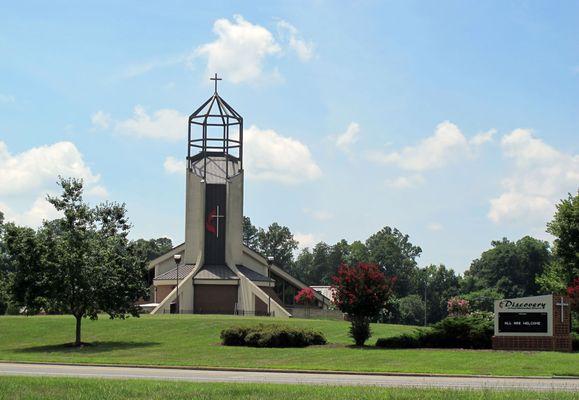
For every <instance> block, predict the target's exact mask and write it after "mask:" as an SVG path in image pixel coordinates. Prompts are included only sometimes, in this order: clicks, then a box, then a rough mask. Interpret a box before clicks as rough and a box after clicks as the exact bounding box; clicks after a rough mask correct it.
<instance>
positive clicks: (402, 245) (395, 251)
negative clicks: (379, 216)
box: [366, 226, 422, 297]
mask: <svg viewBox="0 0 579 400" xmlns="http://www.w3.org/2000/svg"><path fill="white" fill-rule="evenodd" d="M366 247H367V249H368V253H369V259H370V262H372V263H375V264H378V265H379V266H380V267H381V268H382V269H383V270H384V272H385V274H386V275H387V276H396V277H397V281H396V286H395V292H396V295H397V296H399V297H402V296H406V295H407V294H408V293H411V292H412V290H413V288H412V281H413V277H414V274H415V273H416V268H417V267H416V258H417V257H420V253H422V249H421V248H420V247H418V246H414V245H413V244H412V243H411V242H410V238H409V236H408V235H405V234H403V233H402V232H400V231H399V230H398V229H396V228H394V229H392V228H390V227H389V226H386V227H384V228H382V229H381V230H380V231H378V232H376V233H375V234H373V235H372V236H370V237H369V238H368V240H366Z"/></svg>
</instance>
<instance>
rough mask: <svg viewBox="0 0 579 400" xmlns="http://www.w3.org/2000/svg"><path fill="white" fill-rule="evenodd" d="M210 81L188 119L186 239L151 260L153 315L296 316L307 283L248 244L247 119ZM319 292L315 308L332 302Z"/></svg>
mask: <svg viewBox="0 0 579 400" xmlns="http://www.w3.org/2000/svg"><path fill="white" fill-rule="evenodd" d="M211 80H214V81H215V91H214V93H213V95H212V96H211V97H210V98H209V99H208V100H207V101H206V102H204V103H203V104H202V105H201V106H200V107H199V108H198V109H197V110H195V111H194V112H193V113H192V114H191V115H190V117H189V122H188V139H187V164H186V174H185V176H186V177H185V185H186V200H185V203H186V204H185V243H183V244H181V245H179V246H177V247H175V248H173V249H172V250H171V251H169V252H168V253H166V254H164V255H162V256H160V257H158V258H156V259H155V260H153V261H151V263H150V264H149V276H150V277H151V278H152V283H153V289H154V290H152V294H151V296H152V299H151V300H153V301H154V304H155V307H154V309H153V310H152V312H151V313H152V314H164V313H199V314H236V315H271V316H275V317H285V318H287V317H291V316H292V315H293V314H294V312H295V311H297V310H299V306H297V305H295V304H294V296H295V295H296V294H297V293H298V292H299V290H301V289H302V288H304V287H306V285H305V284H304V283H302V282H300V281H299V280H298V279H296V278H294V277H293V276H291V275H289V274H288V273H286V272H285V271H284V270H282V269H281V268H279V267H278V266H276V265H275V264H273V263H272V262H268V258H267V257H266V256H267V255H263V254H259V253H257V252H256V251H254V250H252V249H250V248H249V247H247V246H245V245H244V244H243V240H242V221H243V185H244V182H243V118H242V117H241V115H239V114H238V113H237V112H236V111H235V110H234V109H233V108H232V107H231V106H230V105H229V104H228V103H227V102H226V101H225V100H223V99H222V98H221V96H219V94H218V93H217V81H218V80H220V79H219V78H217V75H215V77H214V78H211ZM315 295H316V304H315V305H314V306H312V307H317V308H319V309H323V308H327V307H328V306H329V305H330V300H329V299H328V298H326V297H324V296H323V295H322V294H320V293H318V292H315Z"/></svg>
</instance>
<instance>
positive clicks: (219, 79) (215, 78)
mask: <svg viewBox="0 0 579 400" xmlns="http://www.w3.org/2000/svg"><path fill="white" fill-rule="evenodd" d="M209 80H210V81H215V93H217V81H221V80H222V79H221V78H218V77H217V73H215V77H213V78H209Z"/></svg>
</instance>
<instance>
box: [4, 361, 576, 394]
mask: <svg viewBox="0 0 579 400" xmlns="http://www.w3.org/2000/svg"><path fill="white" fill-rule="evenodd" d="M0 375H13V376H14V375H19V376H59V377H82V378H116V379H160V380H179V381H189V382H230V383H284V384H305V385H368V386H383V387H422V388H452V389H498V390H508V389H509V390H523V389H524V390H533V391H545V390H561V391H575V392H577V393H579V379H564V378H553V379H551V378H495V377H492V378H491V377H448V376H397V375H352V374H325V373H298V372H252V371H208V370H195V369H173V368H149V367H147V368H145V367H143V368H140V367H120V366H119V367H114V366H111V367H109V366H106V367H105V366H89V365H53V364H20V363H0Z"/></svg>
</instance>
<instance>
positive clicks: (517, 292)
mask: <svg viewBox="0 0 579 400" xmlns="http://www.w3.org/2000/svg"><path fill="white" fill-rule="evenodd" d="M492 246H493V247H492V248H491V249H489V250H487V251H485V252H483V253H482V254H481V257H480V258H479V259H476V260H474V261H473V262H472V264H471V266H470V269H469V270H468V271H466V272H465V276H466V277H473V278H474V280H475V281H476V282H478V285H479V286H478V287H476V288H475V289H476V290H479V289H483V288H494V289H496V290H498V291H499V292H501V293H503V294H504V295H505V296H507V297H521V296H529V295H535V294H537V293H538V291H539V287H538V285H537V284H536V282H535V279H536V277H537V276H538V275H540V274H542V273H543V271H544V270H545V268H546V267H547V265H548V264H549V263H550V262H551V253H550V250H549V243H548V242H545V241H541V240H537V239H534V238H532V237H530V236H525V237H523V238H522V239H520V240H518V241H516V242H511V241H509V240H507V239H506V238H503V240H500V241H493V242H492Z"/></svg>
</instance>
